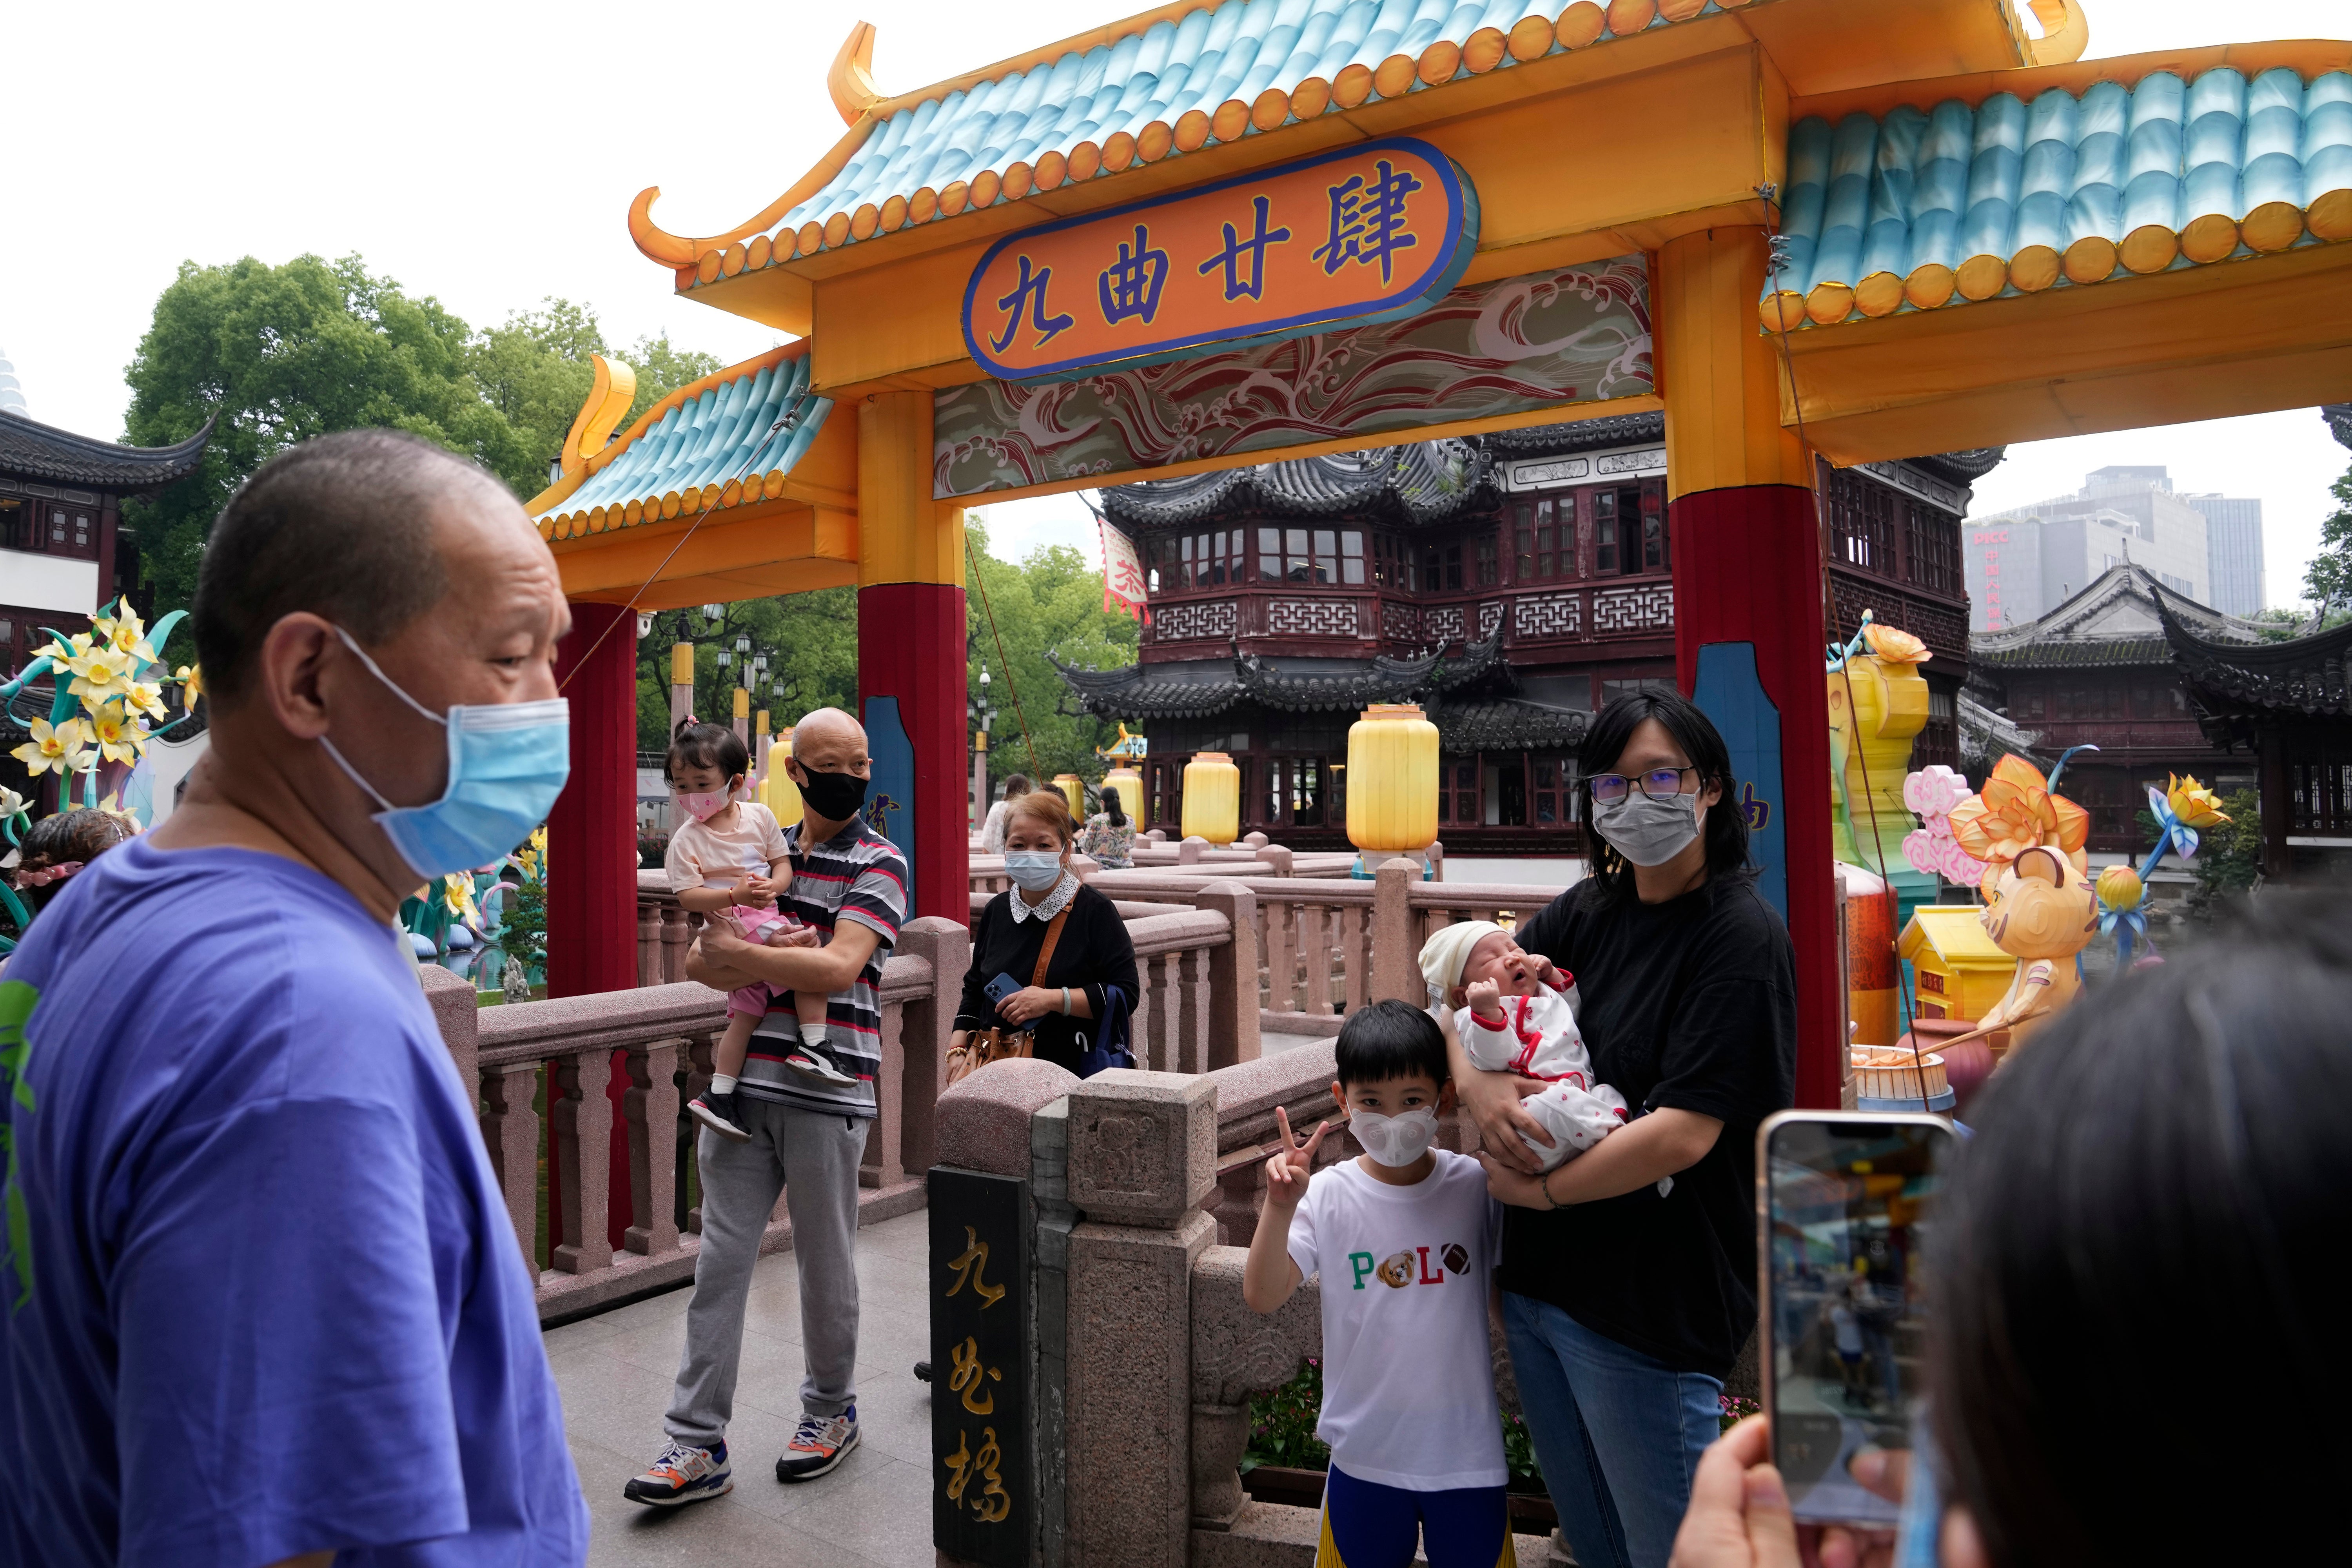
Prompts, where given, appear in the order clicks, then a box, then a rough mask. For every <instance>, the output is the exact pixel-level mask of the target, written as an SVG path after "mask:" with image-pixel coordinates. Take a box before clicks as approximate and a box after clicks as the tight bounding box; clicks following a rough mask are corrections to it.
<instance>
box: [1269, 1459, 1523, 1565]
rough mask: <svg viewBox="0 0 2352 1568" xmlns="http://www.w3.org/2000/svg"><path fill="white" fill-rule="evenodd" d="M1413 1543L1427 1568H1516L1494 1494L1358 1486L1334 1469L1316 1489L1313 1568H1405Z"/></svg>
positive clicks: (1502, 1505) (1502, 1502)
mask: <svg viewBox="0 0 2352 1568" xmlns="http://www.w3.org/2000/svg"><path fill="white" fill-rule="evenodd" d="M1416 1542H1418V1543H1419V1544H1420V1546H1421V1547H1422V1549H1423V1553H1424V1554H1425V1555H1426V1556H1427V1557H1428V1559H1429V1568H1517V1565H1518V1558H1517V1556H1516V1555H1515V1554H1514V1553H1513V1552H1512V1550H1511V1509H1510V1503H1509V1501H1508V1500H1507V1497H1506V1495H1505V1493H1504V1490H1503V1489H1502V1488H1501V1487H1462V1488H1458V1489H1454V1490H1453V1491H1443V1492H1413V1491H1407V1490H1405V1489H1403V1488H1402V1487H1384V1486H1381V1484H1380V1483H1378V1482H1377V1481H1360V1480H1358V1479H1356V1478H1355V1477H1353V1476H1350V1475H1348V1474H1345V1473H1344V1472H1342V1471H1341V1470H1340V1468H1339V1466H1337V1465H1334V1466H1332V1467H1331V1473H1330V1475H1329V1477H1328V1479H1326V1480H1325V1482H1324V1483H1323V1536H1322V1541H1321V1543H1320V1544H1319V1545H1318V1547H1317V1549H1316V1552H1315V1568H1412V1549H1413V1546H1414V1545H1415V1543H1416Z"/></svg>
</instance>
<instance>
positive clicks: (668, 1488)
mask: <svg viewBox="0 0 2352 1568" xmlns="http://www.w3.org/2000/svg"><path fill="white" fill-rule="evenodd" d="M734 1489H735V1479H734V1477H733V1475H732V1474H731V1473H730V1470H729V1468H728V1465H727V1445H726V1444H725V1443H724V1442H721V1443H719V1445H717V1446H716V1447H709V1448H698V1447H694V1445H692V1444H691V1443H680V1442H678V1441H677V1440H676V1439H675V1438H673V1439H672V1440H671V1441H670V1443H669V1444H668V1446H667V1447H664V1448H663V1449H662V1451H661V1458H657V1459H656V1460H655V1461H654V1462H653V1468H651V1469H649V1470H647V1471H646V1473H645V1474H644V1475H641V1476H637V1477H635V1478H633V1479H631V1480H630V1481H629V1483H628V1484H627V1485H626V1486H625V1487H623V1488H622V1489H621V1495H622V1496H623V1497H625V1498H626V1499H628V1500H630V1501H631V1502H641V1503H644V1504H645V1505H646V1506H647V1507H648V1508H676V1507H677V1506H678V1505H679V1504H680V1503H688V1502H702V1501H705V1500H709V1499H710V1498H715V1497H724V1496H725V1495H726V1494H727V1493H729V1492H731V1491H733V1490H734Z"/></svg>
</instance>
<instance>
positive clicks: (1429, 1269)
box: [1348, 1241, 1470, 1290]
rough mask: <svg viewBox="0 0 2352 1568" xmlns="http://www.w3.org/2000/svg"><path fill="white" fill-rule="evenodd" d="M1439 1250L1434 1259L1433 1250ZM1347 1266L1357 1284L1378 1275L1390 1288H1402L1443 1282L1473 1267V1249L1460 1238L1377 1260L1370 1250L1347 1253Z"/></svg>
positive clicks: (1362, 1283) (1358, 1286)
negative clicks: (1471, 1252)
mask: <svg viewBox="0 0 2352 1568" xmlns="http://www.w3.org/2000/svg"><path fill="white" fill-rule="evenodd" d="M1432 1252H1435V1253H1436V1254H1437V1256H1436V1258H1434V1259H1433V1258H1431V1257H1430V1254H1431V1253H1432ZM1348 1267H1349V1270H1350V1271H1352V1272H1353V1273H1354V1275H1355V1288H1356V1289H1359V1290H1360V1289H1363V1288H1364V1281H1365V1279H1367V1278H1370V1279H1378V1280H1379V1281H1380V1282H1381V1284H1383V1285H1386V1286H1387V1287H1389V1289H1391V1290H1402V1289H1404V1288H1405V1287H1406V1286H1408V1285H1443V1284H1444V1283H1445V1282H1446V1280H1447V1279H1453V1278H1457V1277H1459V1276H1460V1275H1461V1273H1462V1271H1463V1270H1464V1269H1465V1268H1469V1267H1470V1249H1469V1248H1468V1247H1465V1246H1463V1245H1462V1244H1461V1243H1460V1242H1458V1241H1449V1242H1446V1243H1444V1245H1443V1246H1442V1247H1439V1246H1432V1247H1406V1248H1405V1249H1404V1250H1403V1251H1402V1252H1392V1253H1391V1254H1389V1256H1388V1257H1386V1258H1380V1259H1377V1260H1375V1259H1374V1258H1373V1257H1372V1255H1371V1254H1370V1253H1369V1252H1351V1253H1349V1254H1348Z"/></svg>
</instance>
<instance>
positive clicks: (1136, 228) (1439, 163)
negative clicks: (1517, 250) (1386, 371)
mask: <svg viewBox="0 0 2352 1568" xmlns="http://www.w3.org/2000/svg"><path fill="white" fill-rule="evenodd" d="M1477 242H1478V198H1477V195H1476V193H1475V191H1473V190H1472V188H1471V184H1470V180H1469V177H1468V176H1467V175H1465V174H1463V172H1462V171H1461V169H1460V168H1459V167H1457V166H1456V165H1455V164H1454V162H1453V160H1451V159H1449V158H1448V157H1446V155H1445V154H1444V153H1441V152H1439V151H1438V150H1437V149H1436V148H1434V147H1433V146H1431V145H1430V144H1429V143H1428V142H1422V141H1417V140H1415V139H1413V138H1412V137H1391V138H1388V139H1386V140H1383V141H1376V142H1359V143H1357V144H1355V145H1353V146H1351V147H1349V148H1346V149H1344V150H1343V151H1340V152H1337V153H1325V154H1323V155H1322V156H1320V157H1317V158H1309V159H1307V160H1305V161H1303V162H1300V163H1286V164H1282V165H1280V166H1278V167H1276V168H1272V169H1267V170H1264V171H1262V172H1260V173H1256V174H1247V175H1244V176H1243V177H1241V178H1239V179H1234V180H1226V181H1223V182H1222V183H1220V184H1213V185H1206V186H1202V187H1201V188H1200V189H1197V190H1192V191H1187V192H1185V193H1183V194H1182V195H1174V196H1166V197H1161V198H1159V199H1157V200H1154V201H1149V202H1141V203H1138V204H1137V205H1133V206H1126V207H1118V208H1114V209H1112V210H1111V211H1109V212H1104V213H1095V214H1090V215H1088V216H1085V217H1076V218H1069V219H1066V220H1064V221H1063V222H1060V223H1049V224H1045V225H1041V226H1038V227H1036V228H1029V229H1023V230H1021V231H1020V232H1018V233H1016V234H1011V235H1007V236H1006V237H1004V238H1003V239H1000V240H998V241H997V242H996V243H995V244H994V245H992V246H991V247H989V248H988V252H987V254H986V255H984V256H983V257H982V258H981V261H980V265H979V266H978V267H976V268H973V270H972V275H971V283H970V285H969V286H968V287H967V288H966V289H965V290H964V302H963V335H964V342H965V343H966V344H967V345H968V346H969V347H970V348H971V357H972V359H973V360H974V361H975V362H976V363H978V364H979V365H980V366H981V368H982V369H983V370H985V371H987V372H988V373H989V374H991V375H993V376H996V377H997V378H999V379H1000V380H1003V381H1033V380H1041V379H1055V378H1062V377H1068V376H1075V375H1080V374H1085V373H1087V372H1088V371H1091V370H1095V369H1098V368H1100V367H1102V366H1105V365H1117V364H1133V363H1144V362H1148V361H1153V360H1166V359H1178V358H1182V357H1185V356H1186V355H1189V354H1192V353H1200V352H1202V351H1204V350H1206V349H1208V348H1211V347H1230V346H1232V345H1234V343H1236V342H1276V341H1278V340H1281V339H1284V338H1292V337H1297V336H1299V335H1301V334H1302V333H1307V332H1313V331H1321V330H1323V329H1325V328H1328V327H1330V326H1332V325H1335V324H1347V325H1357V324H1361V323H1364V322H1368V321H1398V320H1401V319H1402V318H1403V317H1406V316H1411V315H1413V314H1416V313H1417V312H1419V311H1421V310H1424V309H1426V308H1427V307H1428V306H1429V305H1430V304H1431V303H1432V302H1433V301H1435V300H1439V299H1442V298H1443V297H1444V295H1445V293H1446V292H1447V290H1449V289H1452V288H1453V287H1454V284H1455V283H1456V282H1458V281H1459V280H1460V279H1461V277H1462V273H1463V269H1464V268H1466V267H1468V266H1469V264H1470V257H1471V253H1472V252H1473V251H1475V249H1476V248H1477Z"/></svg>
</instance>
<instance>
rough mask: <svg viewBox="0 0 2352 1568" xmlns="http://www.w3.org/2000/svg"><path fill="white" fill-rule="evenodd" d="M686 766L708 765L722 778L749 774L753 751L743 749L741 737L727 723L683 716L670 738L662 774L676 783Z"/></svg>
mask: <svg viewBox="0 0 2352 1568" xmlns="http://www.w3.org/2000/svg"><path fill="white" fill-rule="evenodd" d="M684 768H709V769H710V770H711V771H712V772H713V773H717V774H718V775H719V777H720V778H722V779H731V778H734V777H736V776H737V775H738V774H742V775H745V776H749V775H750V773H751V752H748V751H746V750H744V747H743V740H742V737H741V736H740V735H738V734H736V733H735V731H732V730H730V729H729V728H728V727H727V726H726V725H724V724H705V723H701V722H699V721H697V720H694V719H691V718H688V719H681V720H679V721H678V724H677V732H676V733H675V734H673V735H672V736H671V737H670V742H669V755H667V757H664V758H663V759H662V777H663V778H665V779H667V780H670V781H671V782H673V783H675V782H676V781H677V775H678V773H679V770H681V769H684Z"/></svg>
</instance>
